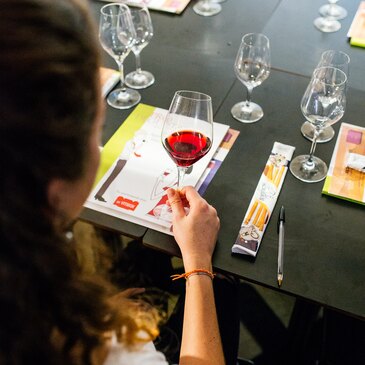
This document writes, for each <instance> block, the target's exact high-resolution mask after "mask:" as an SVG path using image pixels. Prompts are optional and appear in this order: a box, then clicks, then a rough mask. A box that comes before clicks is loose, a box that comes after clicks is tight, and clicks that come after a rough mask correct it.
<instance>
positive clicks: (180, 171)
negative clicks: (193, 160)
mask: <svg viewBox="0 0 365 365" xmlns="http://www.w3.org/2000/svg"><path fill="white" fill-rule="evenodd" d="M187 169H188V168H187V167H182V166H178V167H177V190H181V189H182V182H183V180H184V176H185V173H186V170H187Z"/></svg>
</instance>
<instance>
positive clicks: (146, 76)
mask: <svg viewBox="0 0 365 365" xmlns="http://www.w3.org/2000/svg"><path fill="white" fill-rule="evenodd" d="M154 82H155V77H154V76H153V75H152V74H151V72H149V71H139V72H137V71H133V72H130V73H129V74H128V75H127V76H126V77H125V80H124V83H125V84H126V85H127V86H128V87H131V88H133V89H145V88H146V87H148V86H151V85H152V84H153V83H154Z"/></svg>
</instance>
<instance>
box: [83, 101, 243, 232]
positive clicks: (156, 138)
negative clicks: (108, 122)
mask: <svg viewBox="0 0 365 365" xmlns="http://www.w3.org/2000/svg"><path fill="white" fill-rule="evenodd" d="M166 113H167V110H164V109H160V108H155V107H152V106H148V105H144V104H139V105H138V106H137V107H136V109H135V110H134V111H133V112H132V113H131V114H130V116H129V117H128V118H127V119H126V120H125V121H124V123H123V124H122V125H121V127H120V128H119V129H118V130H117V132H116V133H115V134H114V135H113V137H112V138H111V139H110V140H109V142H108V143H107V144H106V145H105V147H104V149H103V152H102V159H101V165H100V168H99V171H98V174H97V178H96V184H95V186H94V188H93V191H92V192H91V194H90V196H89V198H88V199H87V201H86V203H85V206H86V207H88V208H91V209H94V210H97V211H101V212H103V213H106V214H109V215H112V216H116V217H119V218H122V219H124V220H127V221H131V222H133V223H137V224H141V225H143V226H146V227H149V228H152V229H156V230H158V231H161V232H164V233H169V234H171V232H170V228H171V221H172V216H171V211H170V209H169V207H168V206H167V205H166V201H167V195H166V190H167V189H168V188H169V187H175V188H176V184H177V167H176V165H175V163H174V162H173V161H172V159H171V158H170V157H169V155H168V153H167V152H166V151H165V149H164V148H163V146H162V143H161V130H162V126H163V122H164V119H165V116H166ZM237 135H238V132H237V131H234V130H230V129H229V126H227V125H224V124H220V123H214V126H213V136H214V138H213V143H212V147H211V149H210V151H209V152H208V153H207V155H206V156H204V157H203V158H202V159H200V160H199V161H198V162H196V163H195V164H194V165H193V166H192V168H189V170H188V171H187V173H186V175H185V178H184V185H192V186H195V187H196V188H197V189H198V191H199V192H203V191H205V189H206V186H207V184H208V183H209V182H210V180H211V179H212V177H213V176H214V174H215V172H216V170H217V169H218V167H219V166H220V164H221V163H222V161H223V160H224V158H225V156H226V155H227V153H228V151H229V149H230V148H231V146H232V144H233V142H234V140H235V139H236V138H237Z"/></svg>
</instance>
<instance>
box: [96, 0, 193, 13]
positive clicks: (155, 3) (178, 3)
mask: <svg viewBox="0 0 365 365" xmlns="http://www.w3.org/2000/svg"><path fill="white" fill-rule="evenodd" d="M102 1H104V2H110V3H118V2H121V3H125V4H127V5H133V4H140V5H145V6H147V8H148V9H151V10H159V11H165V12H167V13H174V14H180V13H182V12H183V11H184V9H185V8H186V6H187V5H188V4H189V2H190V0H114V1H111V0H102Z"/></svg>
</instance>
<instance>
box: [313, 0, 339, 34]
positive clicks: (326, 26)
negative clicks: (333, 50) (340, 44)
mask: <svg viewBox="0 0 365 365" xmlns="http://www.w3.org/2000/svg"><path fill="white" fill-rule="evenodd" d="M337 1H338V0H328V2H329V4H327V6H328V7H329V8H330V10H327V11H325V12H322V13H321V14H322V15H323V16H320V17H318V18H316V19H314V22H313V23H314V25H315V26H316V27H317V28H318V29H319V30H320V31H321V32H324V33H332V32H337V31H338V30H339V29H340V28H341V23H340V22H339V21H338V20H336V18H335V17H333V16H332V15H331V12H332V11H333V10H332V9H333V6H334V5H335V3H336V2H337ZM337 6H338V5H337ZM321 9H322V8H321ZM321 9H320V10H321ZM344 10H345V9H344ZM337 19H339V18H337Z"/></svg>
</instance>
